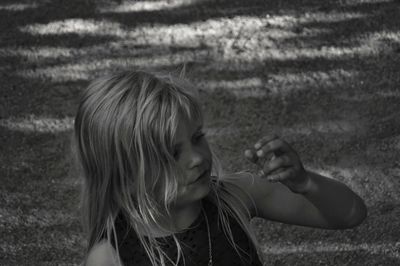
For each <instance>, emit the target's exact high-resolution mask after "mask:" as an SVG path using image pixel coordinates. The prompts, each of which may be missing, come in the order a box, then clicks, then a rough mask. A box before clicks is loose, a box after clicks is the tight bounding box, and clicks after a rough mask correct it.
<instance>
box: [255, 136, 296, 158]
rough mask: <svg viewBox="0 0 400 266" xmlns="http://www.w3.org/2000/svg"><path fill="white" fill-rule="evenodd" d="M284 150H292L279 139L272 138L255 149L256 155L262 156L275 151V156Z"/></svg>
mask: <svg viewBox="0 0 400 266" xmlns="http://www.w3.org/2000/svg"><path fill="white" fill-rule="evenodd" d="M285 152H292V148H291V147H290V146H289V144H287V143H286V142H285V141H283V140H281V139H274V140H271V141H270V142H268V143H266V144H265V145H264V146H262V147H261V148H260V149H259V150H258V151H257V156H258V157H264V156H266V155H267V154H271V153H275V154H276V155H277V156H279V155H280V154H283V153H285Z"/></svg>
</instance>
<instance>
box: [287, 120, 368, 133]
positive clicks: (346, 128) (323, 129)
mask: <svg viewBox="0 0 400 266" xmlns="http://www.w3.org/2000/svg"><path fill="white" fill-rule="evenodd" d="M363 130H366V129H365V126H364V124H363V122H360V121H357V122H354V121H348V120H335V121H327V122H323V121H318V122H313V123H310V124H307V125H293V126H291V127H288V128H283V129H282V133H283V134H284V135H293V134H295V135H297V134H302V135H311V134H314V133H316V132H317V133H323V134H343V133H355V132H360V131H361V132H362V131H363Z"/></svg>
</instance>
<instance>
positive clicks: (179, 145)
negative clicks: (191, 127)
mask: <svg viewBox="0 0 400 266" xmlns="http://www.w3.org/2000/svg"><path fill="white" fill-rule="evenodd" d="M201 129H203V124H200V125H199V126H198V127H197V129H196V130H195V132H194V134H193V136H194V135H195V134H196V133H197V132H199V131H200V130H201ZM182 145H183V143H182V142H178V143H176V144H175V145H174V147H175V148H176V149H177V148H180V147H182Z"/></svg>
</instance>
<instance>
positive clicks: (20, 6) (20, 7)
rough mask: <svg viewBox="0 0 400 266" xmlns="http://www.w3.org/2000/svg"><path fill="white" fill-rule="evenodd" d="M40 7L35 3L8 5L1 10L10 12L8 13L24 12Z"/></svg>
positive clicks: (0, 6) (0, 8) (1, 7)
mask: <svg viewBox="0 0 400 266" xmlns="http://www.w3.org/2000/svg"><path fill="white" fill-rule="evenodd" d="M37 7H38V5H37V4H35V3H33V4H8V5H7V4H6V5H4V4H3V5H0V10H8V11H23V10H29V9H32V8H37Z"/></svg>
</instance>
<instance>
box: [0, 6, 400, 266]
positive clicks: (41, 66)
mask: <svg viewBox="0 0 400 266" xmlns="http://www.w3.org/2000/svg"><path fill="white" fill-rule="evenodd" d="M14 2H15V1H12V2H11V1H8V2H7V3H14ZM87 3H88V2H85V1H80V0H74V1H68V3H67V2H66V1H61V0H57V1H47V3H45V4H42V5H38V7H37V8H32V9H26V10H23V11H10V10H0V17H1V20H0V21H1V22H4V23H0V25H1V26H0V27H1V33H0V36H1V37H0V49H14V48H15V49H27V50H29V48H32V49H38V48H41V47H42V48H43V49H44V50H46V49H47V48H48V47H51V48H71V50H72V52H71V55H70V56H67V57H63V56H54V57H49V58H46V57H43V58H37V59H35V58H34V59H33V60H28V59H27V57H26V56H24V55H20V54H14V55H10V54H7V53H4V54H2V55H1V60H2V62H3V65H2V66H0V67H1V73H0V74H1V76H0V78H1V80H2V82H4V84H3V85H2V88H1V94H2V96H4V97H2V98H1V100H0V103H1V104H0V106H2V108H3V109H1V108H0V118H1V119H10V118H24V117H29V116H30V115H33V116H35V117H36V118H38V119H39V120H40V119H41V118H54V119H62V118H64V117H72V116H74V114H75V109H76V106H77V101H78V99H77V97H78V94H79V91H80V90H81V89H82V88H83V87H85V86H86V85H87V83H88V80H89V77H92V76H97V75H99V74H100V73H103V72H108V71H110V70H111V71H114V70H116V69H118V68H124V67H125V66H127V65H129V64H127V63H123V60H124V59H125V58H128V59H131V60H138V59H146V60H147V59H149V60H148V61H146V60H144V61H143V62H144V63H142V65H145V64H147V63H148V64H149V65H150V64H152V65H151V67H152V68H155V69H161V68H163V69H164V68H166V69H168V70H173V69H176V68H178V67H179V66H181V62H179V60H178V62H174V61H173V60H170V61H168V60H169V59H168V58H167V59H166V60H165V61H166V62H167V63H157V61H156V59H160V58H163V56H164V55H168V56H171V58H172V59H174V58H175V57H176V58H179V56H180V55H181V54H184V53H188V54H189V56H187V58H185V59H184V60H183V61H190V68H191V69H192V71H193V73H194V75H196V77H195V78H196V79H197V80H205V81H208V82H217V81H221V80H222V81H232V82H233V84H234V83H235V82H236V81H240V80H246V79H255V80H258V79H259V80H260V84H261V85H255V86H260V89H263V90H265V91H266V95H265V96H264V97H254V98H241V97H237V96H236V95H235V94H234V93H233V92H232V90H229V89H227V88H224V87H223V85H221V86H219V87H218V86H216V87H217V88H216V90H213V91H211V90H207V88H205V89H204V90H203V92H202V93H203V96H204V100H205V104H204V107H205V112H206V113H207V116H208V117H209V119H210V122H211V123H214V125H216V127H217V128H224V127H228V126H231V127H232V128H239V129H242V128H244V129H246V127H247V131H246V130H244V131H243V132H239V133H238V135H235V136H226V135H224V136H223V138H221V139H219V140H220V142H219V143H220V146H222V147H225V149H226V150H225V154H226V155H227V159H226V161H227V162H228V166H232V167H235V166H243V163H241V161H240V160H242V159H243V158H241V157H240V156H237V155H235V154H236V153H240V150H241V149H242V148H243V147H245V146H246V145H249V144H250V143H251V142H252V141H255V140H256V139H257V138H259V137H260V136H261V135H262V134H263V132H269V130H271V129H275V130H278V132H282V133H284V134H286V136H287V137H288V138H289V140H293V141H294V143H295V147H296V149H298V150H299V151H300V153H301V154H302V157H304V158H305V161H306V162H312V160H317V162H318V163H324V164H326V165H328V166H329V165H330V166H333V165H338V166H339V167H346V166H349V165H348V163H349V162H348V161H346V158H349V157H353V159H354V160H355V161H356V162H357V163H359V165H358V166H360V167H359V169H362V167H361V166H363V165H362V164H366V165H369V164H370V165H371V166H369V167H370V168H372V167H376V166H377V164H379V163H382V164H381V165H385V166H387V165H386V164H383V163H384V162H385V160H395V159H396V158H395V156H396V155H397V154H398V150H397V153H396V152H395V151H394V150H395V149H396V148H395V145H392V144H393V142H388V145H389V146H390V145H392V147H390V148H388V149H387V150H386V151H385V150H384V149H383V148H382V150H380V149H381V145H382V143H383V140H388V139H389V140H392V139H394V138H396V137H397V136H398V135H399V134H400V132H399V128H400V121H399V120H398V118H397V117H398V116H391V115H392V114H393V110H397V109H398V100H399V94H398V84H400V78H399V77H400V70H399V68H398V65H399V61H400V59H399V49H398V47H399V42H398V39H397V40H396V38H388V35H387V34H385V32H389V33H390V32H392V33H394V35H396V34H397V35H396V36H398V31H399V27H400V26H399V25H400V18H399V16H398V13H399V12H398V11H399V7H398V5H397V3H396V2H395V1H387V2H381V3H362V4H357V5H352V6H346V5H342V6H338V1H325V2H323V3H322V2H320V1H300V2H294V1H268V2H265V1H261V0H253V1H245V2H244V1H228V0H224V1H198V2H195V3H193V4H191V5H187V6H182V7H176V8H173V9H169V10H159V11H137V12H127V13H112V12H108V13H103V14H101V13H97V11H96V8H95V5H94V4H87ZM329 13H337V14H340V13H347V14H348V13H359V14H360V15H361V16H359V17H355V18H354V17H351V16H350V17H349V18H345V19H343V20H340V19H339V20H338V19H337V20H335V19H333V20H331V21H330V20H329V19H324V17H323V16H324V15H327V14H329ZM267 14H268V15H270V16H271V20H272V22H274V19H276V18H277V17H284V16H288V17H289V18H294V19H296V18H298V17H305V16H306V14H309V15H313V14H320V15H319V16H321V17H320V18H316V19H314V20H312V21H309V20H306V21H305V22H301V23H300V22H299V23H297V22H296V23H297V24H296V25H295V26H294V27H292V26H290V25H286V24H285V23H283V24H279V23H276V25H275V26H274V25H272V24H270V25H265V27H264V28H265V30H266V31H268V30H271V29H275V30H288V31H290V32H294V33H295V35H294V37H289V38H286V39H277V40H272V39H271V40H272V41H273V42H274V44H276V45H277V47H278V48H277V49H280V50H283V51H290V50H291V49H293V51H294V52H293V53H294V54H295V56H294V57H292V58H279V57H278V56H277V57H275V58H274V57H271V58H265V59H260V60H254V61H252V60H249V61H248V62H244V63H241V62H239V63H237V67H235V65H234V64H233V63H232V62H231V61H229V60H226V61H224V60H221V58H220V57H218V53H222V52H223V51H224V49H225V48H226V47H213V46H212V45H208V44H203V45H200V44H197V43H195V45H193V46H188V45H186V44H180V43H179V42H178V43H172V42H171V43H161V44H159V45H155V44H133V45H132V44H129V45H127V46H126V49H127V50H128V49H131V50H129V51H126V52H125V51H124V49H125V47H124V46H123V45H125V44H123V42H124V41H131V42H132V43H135V41H136V40H135V39H132V40H125V39H121V38H119V37H115V36H113V35H112V34H110V35H107V34H104V35H102V36H100V35H95V34H94V35H90V34H78V33H66V34H58V33H56V32H55V33H54V32H53V33H52V34H53V35H52V34H47V35H33V34H30V33H24V32H21V31H20V27H23V26H27V25H33V24H36V23H39V24H43V25H46V24H47V23H50V22H57V21H63V20H67V19H77V18H78V19H83V20H87V19H91V20H93V21H95V22H96V21H98V20H102V19H105V20H109V21H115V22H118V23H120V24H121V25H122V26H123V28H124V29H126V30H127V31H129V30H134V29H135V28H136V27H139V26H141V25H144V24H145V25H147V24H150V25H151V24H154V25H155V24H157V25H155V26H154V27H157V26H158V25H161V26H163V25H164V26H165V25H166V26H173V25H175V24H178V23H179V24H181V23H187V24H189V23H196V22H199V23H201V22H202V21H205V20H208V19H215V20H218V19H222V18H226V19H229V18H232V17H236V16H249V17H253V18H264V17H265V16H266V15H267ZM327 16H328V15H327ZM328 17H329V16H328ZM275 22H276V21H275ZM171 29H172V28H171ZM305 29H311V30H315V32H317V33H315V34H310V35H306V34H301V33H302V32H303V33H304V30H305ZM318 30H320V31H318ZM382 32H383V33H382ZM166 34H167V33H166ZM199 34H202V33H201V32H200V33H199ZM374 34H375V37H374V38H375V39H373V38H372V41H371V43H368V40H370V39H368V36H369V35H374ZM364 37H365V38H364ZM215 38H217V37H215ZM397 38H398V37H397ZM218 41H219V40H217V39H216V40H215V42H216V43H218ZM109 42H115V43H118V42H121V43H122V44H120V45H121V47H119V48H121V49H119V50H118V49H117V51H113V50H112V49H110V50H107V49H105V50H103V51H101V52H99V53H98V54H97V53H96V52H94V51H90V50H91V49H92V48H93V46H96V45H98V46H101V45H104V46H105V48H108V47H107V46H106V45H107V44H108V43H109ZM363 44H366V45H367V46H368V45H371V46H373V45H375V46H374V47H375V48H376V49H377V53H372V54H368V55H363V54H357V53H352V52H349V53H347V54H346V53H344V54H340V55H338V56H332V57H330V58H329V57H328V56H324V54H323V53H322V54H321V53H320V54H319V55H318V53H317V52H318V51H320V50H321V48H322V47H324V46H332V47H335V48H338V49H344V48H349V49H352V48H354V47H357V46H359V45H363ZM197 45H198V46H197ZM217 45H218V44H217ZM217 48H218V49H220V50H221V51H222V52H221V51H219V50H218V49H217ZM294 48H296V49H297V50H296V49H294ZM80 49H87V50H88V51H87V52H82V53H80V52H79V51H80ZM260 49H266V50H268V49H269V47H260ZM302 49H310V50H311V52H315V53H316V55H313V54H312V55H311V56H309V55H307V54H306V55H305V56H301V52H302ZM134 51H140V55H139V53H137V52H134ZM296 53H298V54H300V55H298V54H296ZM214 56H215V57H214ZM103 59H104V61H102V60H103ZM153 59H154V60H155V61H154V62H153V61H151V60H153ZM228 59H229V58H228ZM96 61H98V62H100V63H99V65H97V66H94V67H93V68H92V69H89V68H88V69H86V68H84V65H85V64H86V63H88V65H89V64H90V63H93V62H96ZM109 61H111V62H114V63H115V64H111V65H106V63H107V62H109ZM82 62H83V63H82ZM120 62H122V63H120ZM103 63H104V65H102V64H103ZM65 66H66V68H64V67H65ZM68 66H77V68H76V70H74V68H73V67H71V68H68ZM81 66H82V67H81ZM145 66H146V65H145ZM80 67H81V68H80ZM71 69H72V70H74V71H76V72H74V73H75V74H76V76H73V75H72V78H71V79H67V78H66V79H65V80H63V79H59V80H57V79H53V78H52V77H51V73H50V72H51V71H54V74H55V75H59V76H63V75H66V74H69V73H67V72H68V71H71ZM25 70H26V71H27V72H29V73H33V74H37V73H39V74H38V75H36V76H35V75H32V77H29V75H26V76H23V75H20V73H21V71H22V72H23V71H25ZM37 70H40V71H42V72H40V71H37ZM336 70H340V71H344V72H345V73H347V72H348V73H349V76H350V79H348V80H346V79H344V78H343V80H341V79H342V77H338V78H337V80H333V81H332V80H330V78H332V77H334V75H333V74H329V75H330V76H329V75H328V76H329V77H328V78H327V79H325V76H326V75H325V76H318V75H316V74H314V73H317V74H318V73H319V72H321V73H326V72H329V73H330V72H334V71H336ZM49 73H50V74H49ZM74 73H73V74H74ZM75 74H74V75H75ZM80 74H82V77H83V78H79V77H80ZM290 78H292V80H291V81H290V82H287V83H285V82H286V81H287V80H289V79H290ZM301 78H303V79H301ZM271 80H272V81H273V82H274V83H272V84H273V85H279V86H280V87H278V89H274V88H273V87H271V86H272V85H268V84H269V83H268V82H269V81H271ZM229 84H231V83H229ZM293 84H295V85H296V84H297V85H298V86H297V87H296V86H293ZM299 84H300V85H299ZM241 86H242V85H240V86H238V90H246V89H248V88H247V87H245V86H242V87H241ZM290 86H292V87H293V88H290ZM285 89H287V93H286V94H285V95H283V93H282V92H283V91H285ZM344 122H346V123H344ZM335 123H336V124H335ZM332 125H333V126H332ZM343 125H344V126H343ZM351 126H353V127H351ZM324 127H326V128H324ZM336 129H338V130H337V131H335V132H333V133H332V130H336ZM296 130H298V131H296ZM0 132H1V134H0V135H1V136H2V137H1V140H0V141H1V143H0V144H1V145H0V146H1V147H3V150H2V151H3V152H2V156H1V157H0V158H1V161H0V164H1V165H2V166H4V167H2V168H1V174H0V176H2V177H3V179H2V181H3V183H2V185H3V187H2V188H3V190H5V191H6V192H7V193H9V194H10V195H11V194H12V195H14V196H15V197H10V199H9V200H8V201H4V202H6V203H4V205H2V206H1V207H2V208H9V209H13V208H18V206H20V207H21V208H22V209H23V210H27V209H30V208H43V209H49V212H51V211H52V210H65V212H73V211H74V206H76V204H75V203H76V200H77V199H76V197H77V195H78V188H77V184H75V183H73V182H74V180H72V181H71V180H70V179H69V177H68V171H67V168H68V167H69V165H68V161H67V159H66V157H65V154H66V152H68V138H69V132H63V131H62V132H58V133H40V132H35V131H34V130H32V131H29V130H28V131H27V132H25V133H21V132H19V131H18V130H15V129H10V128H6V127H4V126H0ZM302 132H305V133H302ZM238 138H239V140H237V139H238ZM235 139H236V140H235ZM374 145H375V146H374ZM321 147H323V148H321ZM388 151H389V152H388ZM369 153H371V154H374V153H375V155H374V156H370V155H369ZM316 154H317V156H316ZM343 154H346V155H347V157H345V158H344V159H343V158H342V157H341V156H342V155H343ZM315 157H318V158H316V159H315ZM242 161H243V160H242ZM353 162H354V161H353ZM376 162H378V163H376ZM346 163H347V164H346ZM374 163H375V164H374ZM358 166H357V167H358ZM378 166H379V165H378ZM367 170H371V169H367ZM383 172H384V171H383V170H382V173H383ZM384 175H385V176H390V174H384ZM361 179H363V178H361ZM365 179H366V178H364V179H363V180H365ZM52 182H54V183H52ZM68 182H71V183H68ZM372 185H377V186H378V185H382V184H380V183H379V184H376V183H373V184H372ZM395 187H398V184H397V185H395ZM382 189H383V190H382V191H380V192H381V193H382V195H381V196H382V197H384V196H385V195H384V194H385V191H384V189H385V187H384V185H382ZM24 195H25V198H24ZM27 195H29V197H26V196H27ZM395 207H397V206H395ZM390 208H391V207H390V206H389V207H388V205H387V204H386V205H385V204H383V205H375V206H373V207H372V212H371V217H373V219H375V220H374V221H375V223H371V224H370V225H371V227H369V228H367V227H361V228H360V229H359V230H358V231H357V230H356V231H354V233H348V232H345V233H343V234H342V235H340V236H338V237H337V239H339V240H343V239H345V240H348V241H353V240H352V239H351V238H354V239H361V240H365V239H367V240H368V239H371V240H373V241H389V240H390V241H392V240H393V241H395V240H396V239H397V240H398V237H399V236H398V234H397V233H396V232H397V231H395V228H394V226H397V225H396V224H395V223H393V224H392V223H389V222H388V221H395V222H396V221H397V220H396V217H395V215H393V217H392V216H390V215H392V214H393V213H394V212H395V211H394V210H395V209H396V208H392V209H390ZM385 210H386V212H385ZM374 211H375V212H374ZM385 215H387V216H385ZM5 230H8V231H7V233H8V236H9V237H10V241H9V243H11V244H13V245H14V246H15V247H16V249H17V250H19V251H17V254H12V253H10V254H11V255H7V256H8V257H7V259H6V260H5V261H4V263H3V262H2V261H0V264H7V263H9V264H11V262H13V261H14V260H15V255H18V256H17V257H20V258H19V259H18V262H23V261H25V260H33V264H35V263H36V262H37V263H38V264H39V263H40V262H41V261H42V262H43V260H47V259H48V258H47V259H46V258H45V255H48V254H54V257H52V258H50V259H51V260H53V261H57V262H70V261H71V258H77V257H78V256H80V255H81V254H82V253H81V252H83V251H81V250H78V249H77V248H76V247H77V246H78V248H79V249H80V248H81V247H80V246H79V245H80V244H77V243H81V242H79V241H80V240H81V239H80V238H79V240H76V239H75V240H74V241H75V242H74V241H72V242H71V241H69V240H68V238H69V236H70V235H75V236H76V235H80V228H79V227H78V224H77V222H76V221H74V222H73V223H72V225H65V224H61V225H60V226H59V227H58V226H54V227H51V228H50V229H48V228H39V229H37V228H35V229H32V228H31V227H30V228H24V227H23V226H21V227H20V228H16V229H12V230H11V229H10V228H8V227H7V228H6V229H5ZM287 230H288V231H287V232H286V233H285V232H282V231H281V233H282V234H281V235H280V236H279V237H282V236H283V237H285V238H286V237H287V238H289V239H290V236H291V232H292V231H296V230H293V229H287ZM278 232H279V230H278ZM296 232H297V231H296ZM315 232H317V231H315ZM355 232H357V234H356V233H355ZM393 232H395V233H393ZM22 235H25V236H26V238H23V241H22V240H21V241H17V242H12V241H14V239H18V238H19V237H20V236H22ZM31 235H35V237H32V238H31ZM58 236H60V239H63V240H62V241H65V243H64V244H65V245H64V246H65V249H64V248H62V249H59V248H58V247H53V246H52V245H53V243H50V242H49V241H50V240H54V241H57V237H58ZM307 237H309V236H308V235H303V238H307ZM329 237H331V238H334V237H332V236H331V235H326V234H324V233H322V234H321V231H318V233H315V234H314V235H311V237H310V238H311V239H313V238H314V239H316V240H317V239H321V238H322V239H328V238H329ZM364 237H365V238H364ZM367 237H370V238H367ZM21 239H22V237H21ZM37 239H39V240H40V241H42V242H41V243H46V241H47V243H48V246H40V245H39V246H35V241H36V240H37ZM298 239H301V238H298ZM349 239H350V240H349ZM291 240H293V241H295V239H294V238H292V239H291ZM397 240H396V241H397ZM3 241H4V240H3ZM354 241H356V240H354ZM360 242H362V241H360ZM26 244H28V245H31V247H30V248H29V249H28V250H27V252H22V250H23V249H24V245H26ZM10 252H11V251H10ZM22 253H23V254H22ZM37 254H39V255H38V256H36V255H37ZM350 257H351V258H350ZM33 258H36V259H33ZM336 258H337V260H338V262H346V261H347V260H348V259H349V261H351V260H353V261H355V262H357V263H358V262H360V261H361V264H362V263H364V262H365V263H367V262H368V261H369V260H371V261H374V259H376V260H377V261H378V262H377V264H379V263H381V264H385V263H398V259H396V260H395V259H392V258H388V257H384V258H379V257H378V256H376V257H374V256H373V255H371V254H367V253H366V252H364V251H362V250H361V251H358V252H354V253H352V252H350V251H349V253H346V252H344V253H341V252H336V253H335V254H334V255H332V254H327V255H326V262H328V261H331V259H333V260H335V259H336ZM299 259H301V260H304V261H307V262H309V261H318V259H319V258H318V254H314V253H307V254H300V255H296V256H294V255H293V256H289V257H287V258H285V256H284V255H283V256H277V257H273V256H271V258H270V261H271V262H274V263H275V264H279V263H280V262H282V263H286V264H289V265H290V263H287V262H288V261H290V262H295V261H296V260H299ZM75 261H76V260H75ZM338 264H340V263H338Z"/></svg>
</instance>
